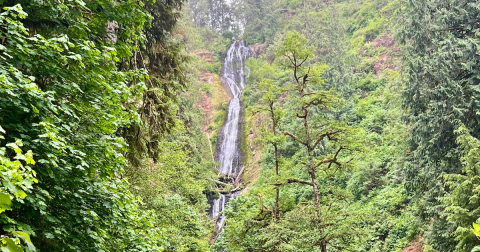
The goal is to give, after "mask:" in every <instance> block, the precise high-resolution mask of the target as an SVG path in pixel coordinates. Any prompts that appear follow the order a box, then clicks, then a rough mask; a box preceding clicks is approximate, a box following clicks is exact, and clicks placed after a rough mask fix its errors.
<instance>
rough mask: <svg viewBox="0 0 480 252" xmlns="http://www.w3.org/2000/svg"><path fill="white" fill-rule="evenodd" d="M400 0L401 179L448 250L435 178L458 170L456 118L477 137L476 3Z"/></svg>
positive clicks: (450, 243) (449, 240) (441, 191)
mask: <svg viewBox="0 0 480 252" xmlns="http://www.w3.org/2000/svg"><path fill="white" fill-rule="evenodd" d="M405 6H406V12H405V22H404V23H405V25H404V26H403V29H402V32H401V34H400V37H401V39H402V41H403V43H404V45H405V55H406V57H405V71H404V72H405V76H406V83H405V85H406V89H405V91H404V94H403V97H404V106H405V108H407V109H408V115H407V121H408V122H409V123H411V126H412V136H411V138H410V145H411V155H410V156H409V161H408V163H407V165H406V167H405V169H404V174H405V185H406V186H407V188H409V190H410V191H411V192H415V193H416V195H418V196H419V197H418V198H419V199H420V201H421V202H420V206H422V211H421V212H422V216H423V217H424V219H426V220H429V219H430V218H433V219H434V220H436V221H434V222H433V225H437V226H438V227H441V228H433V230H434V232H432V235H431V236H430V238H431V239H432V243H433V244H435V248H436V249H438V250H441V251H453V250H454V244H455V243H454V241H453V240H452V238H451V236H450V235H449V234H450V233H451V232H450V231H449V230H451V229H453V226H451V225H448V226H446V225H445V224H446V223H445V222H444V221H442V220H440V219H439V214H441V213H442V212H443V209H444V207H443V206H442V205H441V204H440V202H439V201H438V198H440V197H442V196H443V195H444V194H445V187H444V186H443V184H442V180H440V179H435V178H438V177H439V176H440V175H442V174H445V173H448V174H458V173H461V171H462V165H461V161H460V157H461V148H460V146H459V145H458V144H457V143H456V141H455V139H456V136H455V133H454V130H455V127H454V121H455V120H460V121H461V122H462V123H463V124H464V125H465V126H466V127H467V128H468V129H469V130H470V132H472V135H473V136H474V137H477V138H478V137H479V135H478V133H479V132H480V123H479V122H480V120H479V115H478V113H477V112H476V111H478V108H479V104H480V103H479V102H480V100H479V98H480V93H479V92H480V90H479V89H478V84H479V81H478V79H479V77H480V76H479V74H480V73H479V71H478V69H477V68H476V67H474V66H476V65H478V63H479V60H480V57H479V55H478V54H477V53H476V51H477V49H476V48H477V47H478V46H479V41H478V40H477V39H475V38H476V36H477V35H476V31H477V30H478V28H479V27H480V26H479V22H478V14H479V3H477V2H472V1H467V0H456V1H443V0H442V1H417V0H412V1H406V2H405ZM432 178H433V179H432ZM442 222H443V223H442ZM435 230H436V231H435Z"/></svg>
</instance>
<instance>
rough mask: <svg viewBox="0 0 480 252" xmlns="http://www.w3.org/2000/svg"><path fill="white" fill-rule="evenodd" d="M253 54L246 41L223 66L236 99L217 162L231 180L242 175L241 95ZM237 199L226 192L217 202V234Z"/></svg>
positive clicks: (221, 135) (224, 78)
mask: <svg viewBox="0 0 480 252" xmlns="http://www.w3.org/2000/svg"><path fill="white" fill-rule="evenodd" d="M250 55H251V52H250V49H249V48H248V47H246V46H245V42H244V41H235V42H233V44H232V45H231V46H230V49H228V51H227V56H226V58H225V63H224V65H223V73H222V81H223V83H224V84H225V86H226V87H227V88H228V90H229V92H230V94H231V96H232V100H231V101H230V103H229V105H228V114H227V120H226V121H225V124H224V126H223V127H222V129H221V131H220V132H219V134H218V142H217V155H216V161H217V162H218V163H220V168H219V172H220V173H221V174H223V175H226V176H227V177H228V178H231V179H234V178H236V177H237V176H239V174H238V173H239V166H240V135H241V131H240V126H241V123H242V121H241V120H242V119H243V118H242V116H241V115H242V112H243V105H242V101H241V95H242V92H243V88H244V87H245V85H246V82H245V78H246V75H247V73H246V67H245V61H246V60H247V59H248V57H250ZM228 182H229V181H227V183H228ZM235 196H236V195H234V194H232V193H228V194H223V193H222V194H220V195H219V197H218V199H214V200H213V203H212V208H211V211H210V213H211V215H210V217H211V218H212V219H213V220H215V221H216V230H217V233H220V232H221V230H222V226H223V223H224V222H225V215H224V214H223V210H224V209H225V205H226V204H227V203H228V201H229V200H230V199H231V198H234V197H235Z"/></svg>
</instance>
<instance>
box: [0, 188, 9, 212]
mask: <svg viewBox="0 0 480 252" xmlns="http://www.w3.org/2000/svg"><path fill="white" fill-rule="evenodd" d="M11 205H12V199H11V198H10V195H9V194H6V193H0V213H3V212H4V211H5V210H7V209H10V206H11Z"/></svg>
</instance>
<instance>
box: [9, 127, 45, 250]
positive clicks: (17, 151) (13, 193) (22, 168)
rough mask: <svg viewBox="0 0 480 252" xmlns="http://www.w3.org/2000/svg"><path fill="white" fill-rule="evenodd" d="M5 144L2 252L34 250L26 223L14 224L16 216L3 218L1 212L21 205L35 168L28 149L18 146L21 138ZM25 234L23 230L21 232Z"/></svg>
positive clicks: (29, 186)
mask: <svg viewBox="0 0 480 252" xmlns="http://www.w3.org/2000/svg"><path fill="white" fill-rule="evenodd" d="M5 133H6V132H5V130H4V129H3V128H2V127H1V126H0V140H1V139H5V137H4V134H5ZM5 146H6V147H8V149H7V148H6V147H0V175H1V180H0V181H1V188H0V223H1V224H2V225H3V226H4V228H3V232H4V234H3V235H2V236H1V237H0V242H1V249H2V251H10V252H16V251H22V252H23V251H24V250H23V249H26V250H27V251H35V250H36V249H35V246H34V245H33V243H32V241H31V239H30V235H31V234H32V233H31V229H30V227H29V226H27V225H23V224H21V223H18V222H17V221H18V220H16V219H13V218H9V217H7V215H6V213H5V211H8V210H13V208H18V207H19V204H23V203H24V200H25V198H26V197H27V193H30V192H31V189H32V188H33V184H34V183H37V182H38V180H37V179H36V178H35V175H36V173H35V171H34V170H32V168H31V167H30V165H34V164H35V161H34V160H33V154H32V151H31V150H29V151H27V152H26V153H25V154H24V153H23V151H22V149H21V148H20V147H22V146H23V143H22V141H21V140H17V141H15V143H8V144H6V145H5ZM24 164H25V165H24ZM23 231H25V232H28V233H30V234H28V233H25V232H23Z"/></svg>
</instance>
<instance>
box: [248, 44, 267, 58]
mask: <svg viewBox="0 0 480 252" xmlns="http://www.w3.org/2000/svg"><path fill="white" fill-rule="evenodd" d="M249 48H250V51H251V52H252V57H254V58H258V56H260V55H262V54H264V53H265V52H266V51H267V45H266V44H265V43H256V44H253V45H251V46H250V47H249Z"/></svg>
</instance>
